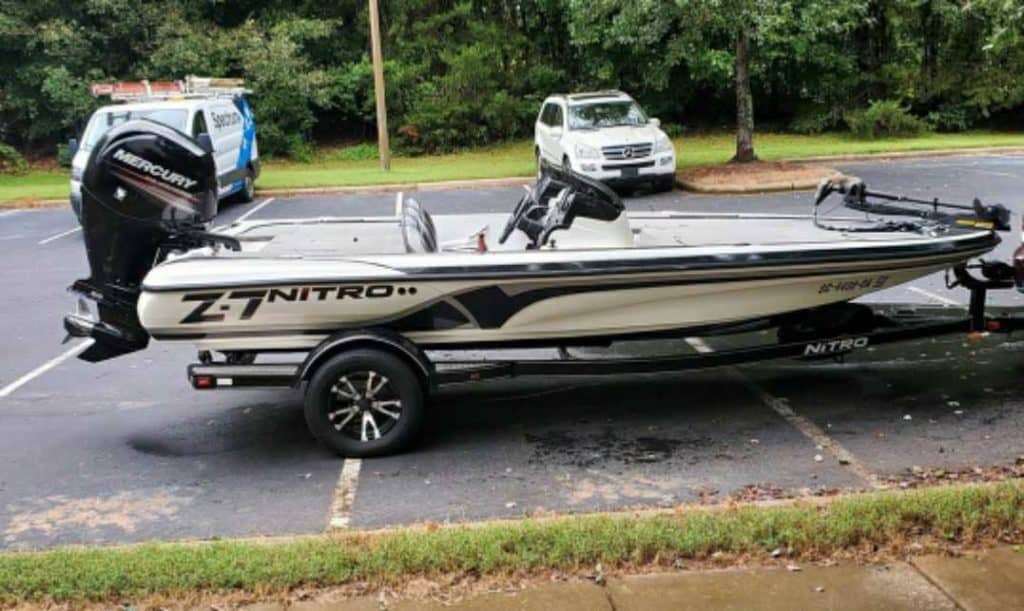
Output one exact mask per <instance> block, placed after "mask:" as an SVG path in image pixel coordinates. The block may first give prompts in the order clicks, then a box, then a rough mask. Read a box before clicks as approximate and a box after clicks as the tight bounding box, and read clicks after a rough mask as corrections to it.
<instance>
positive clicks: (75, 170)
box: [71, 166, 84, 182]
mask: <svg viewBox="0 0 1024 611" xmlns="http://www.w3.org/2000/svg"><path fill="white" fill-rule="evenodd" d="M83 173H84V172H83V168H82V167H76V166H72V167H71V180H77V181H79V182H81V180H82V174H83Z"/></svg>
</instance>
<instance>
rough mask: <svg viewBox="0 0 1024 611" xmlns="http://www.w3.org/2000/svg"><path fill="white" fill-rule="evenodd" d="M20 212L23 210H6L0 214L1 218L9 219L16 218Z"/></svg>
mask: <svg viewBox="0 0 1024 611" xmlns="http://www.w3.org/2000/svg"><path fill="white" fill-rule="evenodd" d="M19 212H21V210H4V211H3V212H0V218H4V217H8V216H14V215H15V214H18V213H19Z"/></svg>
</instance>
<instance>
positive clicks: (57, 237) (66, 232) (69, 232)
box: [36, 225, 82, 246]
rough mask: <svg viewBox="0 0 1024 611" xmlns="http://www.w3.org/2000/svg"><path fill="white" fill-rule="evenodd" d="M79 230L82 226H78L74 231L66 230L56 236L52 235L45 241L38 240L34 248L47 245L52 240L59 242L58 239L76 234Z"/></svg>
mask: <svg viewBox="0 0 1024 611" xmlns="http://www.w3.org/2000/svg"><path fill="white" fill-rule="evenodd" d="M81 230H82V226H81V225H79V226H78V227H75V228H74V229H68V230H67V231H62V232H60V233H58V234H57V235H52V236H50V237H48V238H46V239H43V240H39V241H38V242H36V246H42V245H43V244H49V243H50V242H52V241H54V240H59V239H61V238H63V237H64V236H68V235H71V234H72V233H78V232H79V231H81Z"/></svg>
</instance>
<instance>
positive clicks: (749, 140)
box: [732, 29, 757, 162]
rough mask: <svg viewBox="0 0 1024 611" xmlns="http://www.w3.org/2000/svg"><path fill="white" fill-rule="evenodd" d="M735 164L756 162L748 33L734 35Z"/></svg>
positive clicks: (743, 31)
mask: <svg viewBox="0 0 1024 611" xmlns="http://www.w3.org/2000/svg"><path fill="white" fill-rule="evenodd" d="M735 73H736V156H735V157H733V158H732V160H733V161H736V162H748V161H757V155H755V154H754V97H753V96H752V95H751V93H750V33H749V32H747V31H746V30H744V29H741V30H739V31H738V32H737V33H736V66H735Z"/></svg>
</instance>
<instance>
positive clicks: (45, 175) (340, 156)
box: [0, 132, 1024, 205]
mask: <svg viewBox="0 0 1024 611" xmlns="http://www.w3.org/2000/svg"><path fill="white" fill-rule="evenodd" d="M675 143H676V150H677V151H678V152H679V167H689V166H695V165H707V164H714V163H723V162H725V161H728V160H729V158H730V157H731V156H732V154H733V150H734V146H735V145H734V136H733V135H732V134H730V133H713V134H698V135H692V136H684V137H682V138H677V139H676V141H675ZM754 143H755V145H756V147H757V153H758V155H759V156H760V157H761V159H764V160H775V159H789V158H798V157H812V156H819V155H840V154H872V153H891V152H903V151H922V150H934V149H945V148H963V149H969V148H978V147H987V146H1024V133H995V132H968V133H963V134H925V135H922V136H917V137H913V138H889V139H882V140H857V139H855V138H853V137H851V136H849V135H848V134H821V135H816V136H800V135H794V134H757V135H756V136H755V139H754ZM363 148H365V147H361V148H360V150H359V151H358V152H359V153H360V155H358V156H356V155H347V154H346V151H345V150H339V149H335V150H324V151H320V152H319V153H318V154H317V156H316V159H315V160H314V161H312V162H311V163H294V162H288V161H284V160H282V161H269V162H267V163H266V164H264V169H263V174H262V176H261V177H260V179H259V181H258V182H257V187H258V188H261V189H286V188H303V187H333V186H350V185H377V184H387V183H417V182H437V181H443V180H462V179H473V178H501V177H507V176H530V175H532V174H533V172H534V162H533V153H532V145H531V143H530V142H528V141H519V142H512V143H506V144H501V145H497V146H493V147H487V148H481V149H473V150H470V151H466V152H461V153H454V154H450V155H437V156H422V157H396V158H394V159H393V160H392V167H391V171H390V172H383V171H382V170H381V169H380V167H379V164H378V162H377V160H375V159H351V157H353V156H355V157H359V156H365V152H366V151H364V150H362V149H363ZM349 152H351V151H349ZM67 194H68V175H67V172H66V171H55V172H31V173H29V174H27V175H24V176H0V205H2V204H3V203H10V202H14V201H16V200H19V199H63V198H65V197H67Z"/></svg>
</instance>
